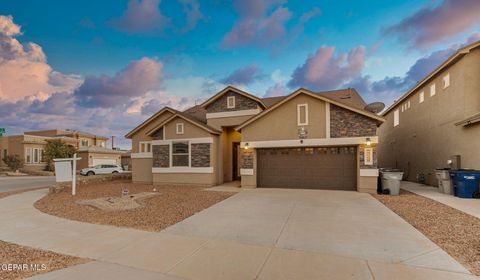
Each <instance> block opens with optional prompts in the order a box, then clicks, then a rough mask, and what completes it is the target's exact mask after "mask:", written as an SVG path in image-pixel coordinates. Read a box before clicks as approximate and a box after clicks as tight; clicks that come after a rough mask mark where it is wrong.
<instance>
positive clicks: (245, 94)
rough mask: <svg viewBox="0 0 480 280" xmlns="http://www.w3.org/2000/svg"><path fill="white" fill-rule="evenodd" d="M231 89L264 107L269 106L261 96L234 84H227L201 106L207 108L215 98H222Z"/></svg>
mask: <svg viewBox="0 0 480 280" xmlns="http://www.w3.org/2000/svg"><path fill="white" fill-rule="evenodd" d="M229 90H232V91H234V92H236V93H238V94H241V95H243V96H245V97H247V98H250V99H253V100H254V101H256V102H258V103H260V104H261V105H262V106H263V108H264V109H265V108H267V106H266V105H265V104H264V103H263V101H262V100H261V99H260V98H258V97H256V96H254V95H252V94H249V93H248V92H245V91H243V90H241V89H238V88H236V87H233V86H227V87H226V88H224V89H222V90H221V91H219V92H218V93H217V94H215V95H214V96H212V97H210V98H209V99H207V100H206V101H205V102H203V103H202V104H200V107H202V108H206V107H207V106H208V105H209V104H211V103H212V102H214V101H215V100H217V99H218V98H220V97H221V96H222V95H224V94H225V93H227V92H228V91H229Z"/></svg>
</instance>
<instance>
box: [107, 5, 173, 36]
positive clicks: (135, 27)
mask: <svg viewBox="0 0 480 280" xmlns="http://www.w3.org/2000/svg"><path fill="white" fill-rule="evenodd" d="M112 23H113V26H115V27H116V28H118V29H119V30H121V31H126V32H128V33H138V32H155V31H157V32H158V31H163V30H164V28H165V27H166V26H167V25H168V24H170V19H169V18H168V17H165V16H164V15H162V13H161V11H160V0H130V1H128V6H127V9H126V10H125V12H124V13H123V15H122V16H121V17H120V18H118V19H114V20H113V21H112Z"/></svg>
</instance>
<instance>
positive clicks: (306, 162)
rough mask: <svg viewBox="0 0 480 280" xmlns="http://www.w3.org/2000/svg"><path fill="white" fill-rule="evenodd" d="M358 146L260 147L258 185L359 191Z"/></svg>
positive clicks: (258, 151) (258, 153) (258, 154)
mask: <svg viewBox="0 0 480 280" xmlns="http://www.w3.org/2000/svg"><path fill="white" fill-rule="evenodd" d="M356 181H357V149H356V147H312V148H304V147H302V148H268V149H258V150H257V186H258V187H264V188H299V189H325V190H356Z"/></svg>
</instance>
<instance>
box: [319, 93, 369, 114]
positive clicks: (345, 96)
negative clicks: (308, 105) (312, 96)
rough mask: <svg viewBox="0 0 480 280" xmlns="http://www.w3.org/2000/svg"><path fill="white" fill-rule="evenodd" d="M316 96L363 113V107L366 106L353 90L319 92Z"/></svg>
mask: <svg viewBox="0 0 480 280" xmlns="http://www.w3.org/2000/svg"><path fill="white" fill-rule="evenodd" d="M317 94H320V95H323V96H325V97H327V98H330V99H333V100H335V101H337V102H340V103H343V104H345V105H348V106H351V107H354V108H357V109H360V110H364V111H365V106H367V103H365V101H364V100H363V98H362V97H361V96H360V94H358V92H357V91H356V90H355V89H354V88H346V89H338V90H329V91H321V92H317Z"/></svg>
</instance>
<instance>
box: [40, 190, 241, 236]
mask: <svg viewBox="0 0 480 280" xmlns="http://www.w3.org/2000/svg"><path fill="white" fill-rule="evenodd" d="M124 188H127V189H128V190H129V193H130V194H135V193H141V192H152V191H153V189H154V188H156V191H157V192H159V193H160V195H158V196H154V197H151V198H148V199H147V200H145V202H144V204H145V207H141V208H137V209H131V210H122V211H113V212H107V211H102V210H99V209H97V208H94V207H92V206H87V205H80V204H78V203H76V201H79V200H85V199H95V198H101V197H109V196H118V197H119V196H121V193H122V189H124ZM234 194H235V193H226V192H213V191H205V190H204V188H203V187H190V186H152V185H150V184H138V183H131V182H129V181H114V182H104V183H97V184H89V185H87V186H81V187H78V188H77V195H75V196H72V195H71V189H70V188H65V189H63V190H62V191H60V192H59V193H55V194H49V195H47V196H45V197H44V198H42V199H40V200H38V201H37V202H36V203H35V207H36V208H37V209H39V210H40V211H42V212H45V213H47V214H50V215H55V216H59V217H63V218H67V219H71V220H77V221H82V222H87V223H94V224H103V225H113V226H119V227H130V228H136V229H141V230H147V231H160V230H162V229H164V228H166V227H168V226H170V225H173V224H175V223H178V222H180V221H182V220H184V219H186V218H188V217H190V216H192V215H193V214H195V213H197V212H199V211H201V210H203V209H205V208H208V207H210V206H212V205H214V204H216V203H218V202H220V201H222V200H224V199H226V198H228V197H230V196H232V195H234Z"/></svg>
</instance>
